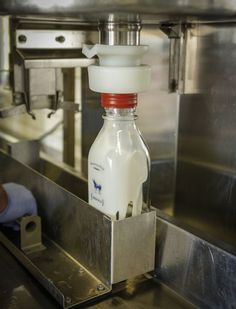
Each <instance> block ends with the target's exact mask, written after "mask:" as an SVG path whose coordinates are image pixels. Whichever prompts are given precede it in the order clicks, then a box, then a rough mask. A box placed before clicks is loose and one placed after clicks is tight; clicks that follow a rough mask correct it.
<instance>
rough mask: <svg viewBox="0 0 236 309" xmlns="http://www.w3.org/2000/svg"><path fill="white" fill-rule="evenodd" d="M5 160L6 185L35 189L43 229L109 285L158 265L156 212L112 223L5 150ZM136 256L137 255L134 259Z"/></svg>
mask: <svg viewBox="0 0 236 309" xmlns="http://www.w3.org/2000/svg"><path fill="white" fill-rule="evenodd" d="M0 162H1V165H2V166H4V168H3V169H2V172H1V179H0V181H1V182H2V183H4V182H9V181H12V182H17V183H20V184H24V185H26V186H27V187H28V188H30V189H31V190H32V191H33V193H34V195H35V197H36V199H37V203H38V208H39V214H40V216H41V217H42V219H43V232H44V233H45V234H46V235H47V236H48V237H50V238H51V239H52V240H53V241H55V242H56V243H57V244H58V245H60V246H61V247H62V248H63V249H64V250H65V251H66V252H67V253H68V254H70V255H71V256H72V257H73V258H74V259H76V260H77V261H79V262H80V263H81V264H82V265H84V266H85V267H86V269H88V271H90V272H91V273H92V274H94V275H95V276H96V277H98V278H100V280H101V281H103V282H104V283H105V284H106V285H108V286H109V285H110V284H111V283H113V282H118V281H123V280H126V279H128V278H130V277H131V276H136V275H140V274H142V273H145V272H148V271H151V270H152V269H153V268H154V255H155V211H151V212H148V213H144V214H141V215H139V216H135V217H131V218H128V219H124V220H120V221H111V219H110V218H108V217H107V216H105V215H104V214H103V213H100V212H99V211H97V210H96V209H95V208H93V207H91V206H89V205H88V204H87V203H86V202H84V201H82V200H80V199H79V198H77V197H75V196H74V195H72V194H70V193H69V192H67V191H65V190H63V189H62V188H60V187H59V186H57V185H56V184H54V183H52V182H51V181H49V180H48V179H46V178H44V177H43V176H41V175H40V174H38V173H36V172H34V171H33V170H30V169H29V168H27V167H25V166H24V165H22V164H20V163H18V162H17V161H15V160H13V159H11V158H10V157H8V156H7V155H4V154H3V153H0ZM130 228H131V230H132V232H130ZM121 239H122V240H123V241H121ZM134 254H135V255H136V256H135V259H134V258H133V259H130V257H132V256H133V255H134ZM113 268H114V270H113Z"/></svg>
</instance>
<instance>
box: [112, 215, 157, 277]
mask: <svg viewBox="0 0 236 309" xmlns="http://www.w3.org/2000/svg"><path fill="white" fill-rule="evenodd" d="M155 240H156V212H155V211H152V212H149V213H145V214H142V215H140V216H136V217H130V218H127V219H125V220H121V221H114V222H113V223H112V244H113V247H112V270H113V273H112V279H111V281H112V283H117V282H121V281H123V280H126V279H129V278H133V277H135V276H137V275H141V274H143V273H146V272H148V271H151V270H153V269H154V259H155V242H156V241H155Z"/></svg>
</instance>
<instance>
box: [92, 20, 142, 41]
mask: <svg viewBox="0 0 236 309" xmlns="http://www.w3.org/2000/svg"><path fill="white" fill-rule="evenodd" d="M98 30H99V43H100V44H106V45H139V44H140V30H141V24H140V22H136V23H134V22H126V23H125V22H114V21H108V22H103V23H99V26H98Z"/></svg>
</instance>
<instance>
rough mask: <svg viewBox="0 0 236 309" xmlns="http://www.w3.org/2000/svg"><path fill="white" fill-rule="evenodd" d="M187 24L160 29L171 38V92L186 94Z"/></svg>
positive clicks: (165, 26) (164, 26)
mask: <svg viewBox="0 0 236 309" xmlns="http://www.w3.org/2000/svg"><path fill="white" fill-rule="evenodd" d="M187 27H189V26H188V25H187V24H186V25H185V24H181V23H177V24H173V25H168V24H167V25H165V24H163V25H161V27H160V29H161V30H162V31H163V32H164V33H165V34H166V35H167V36H168V37H169V39H170V43H169V91H170V92H178V93H183V92H184V80H185V75H184V69H185V57H186V39H187V36H186V32H187Z"/></svg>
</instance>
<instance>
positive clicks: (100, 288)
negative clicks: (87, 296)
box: [97, 283, 105, 292]
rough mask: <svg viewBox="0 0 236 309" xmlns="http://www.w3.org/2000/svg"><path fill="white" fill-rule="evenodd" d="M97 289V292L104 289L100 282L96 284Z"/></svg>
mask: <svg viewBox="0 0 236 309" xmlns="http://www.w3.org/2000/svg"><path fill="white" fill-rule="evenodd" d="M97 290H98V291H99V292H102V291H104V290H105V287H104V285H102V284H101V283H100V284H99V285H98V286H97Z"/></svg>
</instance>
